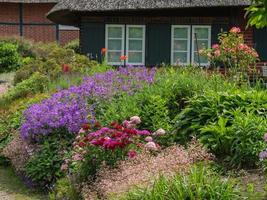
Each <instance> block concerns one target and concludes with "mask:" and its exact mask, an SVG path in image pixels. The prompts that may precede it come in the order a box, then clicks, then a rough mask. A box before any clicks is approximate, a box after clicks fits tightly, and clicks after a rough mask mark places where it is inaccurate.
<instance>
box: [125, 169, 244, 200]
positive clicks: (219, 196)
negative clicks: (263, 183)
mask: <svg viewBox="0 0 267 200" xmlns="http://www.w3.org/2000/svg"><path fill="white" fill-rule="evenodd" d="M240 194H241V192H240V191H238V190H237V189H236V186H235V183H234V182H233V181H231V180H229V179H225V180H223V179H222V178H221V177H220V176H219V175H218V174H216V173H215V172H214V171H212V170H211V169H208V168H207V167H203V166H194V167H192V169H191V170H190V172H189V174H188V175H185V174H177V175H176V176H174V177H173V178H171V179H169V178H165V177H164V176H161V177H160V178H159V179H158V180H156V182H155V183H154V185H153V186H152V187H151V188H137V189H135V190H133V191H131V192H129V193H128V194H126V195H125V196H124V197H122V198H121V199H123V200H139V199H145V200H156V199H188V200H195V199H216V200H236V199H241V197H240Z"/></svg>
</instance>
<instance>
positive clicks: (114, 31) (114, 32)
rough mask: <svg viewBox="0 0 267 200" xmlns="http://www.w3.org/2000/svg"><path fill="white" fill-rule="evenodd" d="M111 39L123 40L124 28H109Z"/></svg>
mask: <svg viewBox="0 0 267 200" xmlns="http://www.w3.org/2000/svg"><path fill="white" fill-rule="evenodd" d="M108 37H109V38H122V27H108Z"/></svg>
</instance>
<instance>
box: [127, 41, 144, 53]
mask: <svg viewBox="0 0 267 200" xmlns="http://www.w3.org/2000/svg"><path fill="white" fill-rule="evenodd" d="M142 49H143V42H142V40H129V50H139V51H142Z"/></svg>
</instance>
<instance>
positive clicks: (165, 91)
mask: <svg viewBox="0 0 267 200" xmlns="http://www.w3.org/2000/svg"><path fill="white" fill-rule="evenodd" d="M231 87H234V86H232V85H231V84H230V83H226V81H224V80H223V79H222V78H221V77H220V76H218V75H214V76H212V75H211V76H207V74H206V73H205V72H203V71H201V70H199V69H195V68H177V69H176V68H169V69H159V71H158V73H157V77H156V80H155V83H154V84H152V85H150V86H148V87H145V88H144V89H142V90H141V91H139V92H137V93H136V94H135V95H133V96H130V95H122V96H119V97H116V98H114V99H113V100H111V101H107V102H101V103H100V105H98V106H97V107H96V109H97V110H96V112H97V116H99V120H100V121H101V122H102V123H104V124H105V122H107V121H112V120H116V121H119V122H121V121H122V120H123V119H124V118H128V117H131V116H134V115H138V116H140V117H141V119H142V121H143V125H142V128H146V129H149V130H151V131H156V130H155V129H157V128H159V127H161V126H162V128H165V129H166V130H170V129H171V127H172V125H173V119H174V118H175V117H176V115H177V114H178V113H180V112H181V110H182V109H183V108H184V107H185V106H186V102H187V100H188V98H190V97H192V96H193V95H194V94H196V93H202V91H203V90H205V89H208V88H214V90H223V89H225V88H231Z"/></svg>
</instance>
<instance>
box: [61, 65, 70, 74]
mask: <svg viewBox="0 0 267 200" xmlns="http://www.w3.org/2000/svg"><path fill="white" fill-rule="evenodd" d="M62 71H63V72H64V73H68V72H70V66H69V65H68V64H63V65H62Z"/></svg>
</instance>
